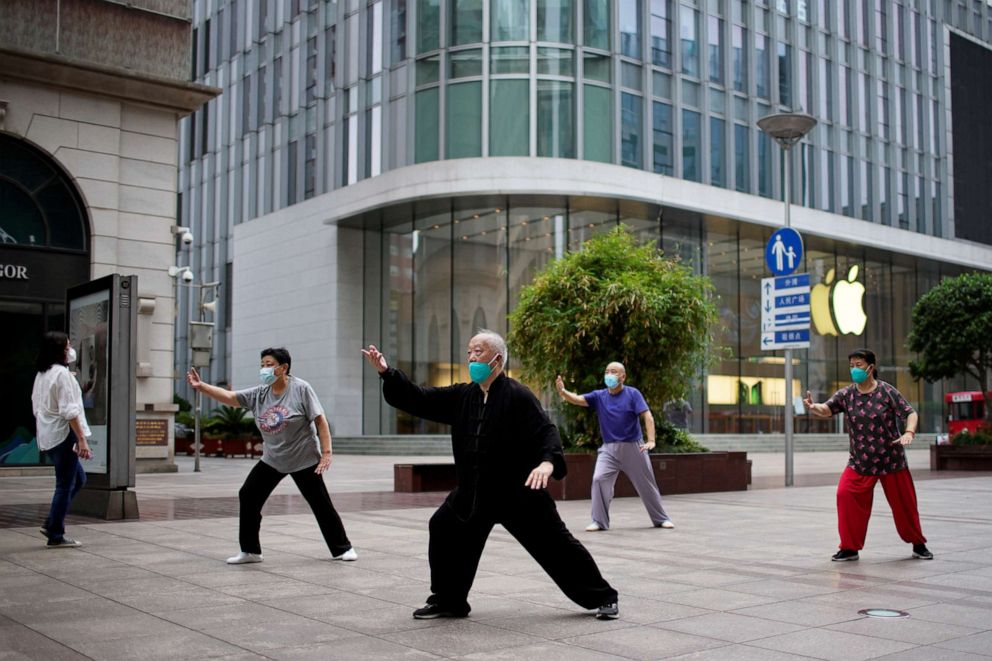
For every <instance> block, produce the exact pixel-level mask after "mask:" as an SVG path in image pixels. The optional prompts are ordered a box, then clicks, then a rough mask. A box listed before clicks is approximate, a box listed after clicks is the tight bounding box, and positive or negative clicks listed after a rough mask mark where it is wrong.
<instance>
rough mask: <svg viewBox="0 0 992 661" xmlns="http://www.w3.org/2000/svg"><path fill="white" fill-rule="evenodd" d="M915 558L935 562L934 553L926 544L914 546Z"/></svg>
mask: <svg viewBox="0 0 992 661" xmlns="http://www.w3.org/2000/svg"><path fill="white" fill-rule="evenodd" d="M913 557H914V558H919V559H920V560H933V553H931V552H930V549H928V548H927V545H926V544H913Z"/></svg>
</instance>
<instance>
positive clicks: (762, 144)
mask: <svg viewBox="0 0 992 661" xmlns="http://www.w3.org/2000/svg"><path fill="white" fill-rule="evenodd" d="M758 195H761V196H762V197H771V196H772V145H771V138H769V137H768V134H767V133H765V132H764V131H758Z"/></svg>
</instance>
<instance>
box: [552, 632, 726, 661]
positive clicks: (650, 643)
mask: <svg viewBox="0 0 992 661" xmlns="http://www.w3.org/2000/svg"><path fill="white" fill-rule="evenodd" d="M561 642H564V643H567V644H570V645H577V646H579V647H585V648H587V649H591V650H597V651H600V652H605V653H609V654H616V655H619V656H622V657H627V658H631V659H657V658H660V657H664V656H676V655H679V654H687V653H689V652H700V651H702V650H706V649H711V648H714V647H723V646H725V645H726V644H727V643H726V642H725V641H722V640H715V639H713V638H706V637H703V636H693V635H690V634H686V633H680V632H678V631H668V630H665V629H656V628H654V627H634V628H629V629H617V630H614V631H604V632H601V633H591V634H587V635H584V636H574V637H571V638H565V639H564V640H562V641H561Z"/></svg>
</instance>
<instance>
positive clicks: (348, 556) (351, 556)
mask: <svg viewBox="0 0 992 661" xmlns="http://www.w3.org/2000/svg"><path fill="white" fill-rule="evenodd" d="M331 560H344V561H345V562H353V561H355V560H358V554H357V553H355V549H353V548H350V549H348V550H347V551H345V552H344V553H342V554H341V555H332V556H331Z"/></svg>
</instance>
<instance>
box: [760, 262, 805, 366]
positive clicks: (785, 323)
mask: <svg viewBox="0 0 992 661" xmlns="http://www.w3.org/2000/svg"><path fill="white" fill-rule="evenodd" d="M809 321H810V289H809V274H808V273H794V274H792V275H786V276H780V277H777V278H762V280H761V349H762V350H763V351H775V350H779V349H808V348H809Z"/></svg>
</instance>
